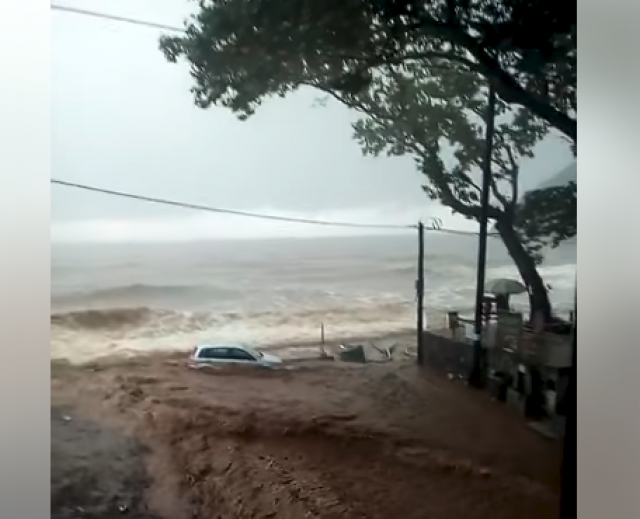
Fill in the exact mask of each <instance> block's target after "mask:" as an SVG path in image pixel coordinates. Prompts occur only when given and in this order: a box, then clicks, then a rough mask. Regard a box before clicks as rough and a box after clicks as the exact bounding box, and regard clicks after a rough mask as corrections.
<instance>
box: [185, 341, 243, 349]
mask: <svg viewBox="0 0 640 519" xmlns="http://www.w3.org/2000/svg"><path fill="white" fill-rule="evenodd" d="M196 348H198V349H202V348H240V349H241V350H246V349H250V348H249V347H248V346H245V345H243V344H221V343H212V342H205V343H202V342H201V343H199V344H196Z"/></svg>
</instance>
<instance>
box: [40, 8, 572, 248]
mask: <svg viewBox="0 0 640 519" xmlns="http://www.w3.org/2000/svg"><path fill="white" fill-rule="evenodd" d="M59 4H60V5H65V6H73V7H79V8H83V9H92V10H96V11H101V12H108V13H111V14H115V15H121V16H128V17H135V18H140V19H145V20H149V21H154V22H158V23H163V24H169V25H181V23H182V20H183V19H184V18H186V17H187V16H188V14H189V12H190V10H193V9H194V3H193V2H187V1H186V0H163V1H162V2H159V1H157V0H91V1H89V0H84V1H81V0H75V1H72V0H60V2H59ZM51 23H52V30H51V33H52V50H51V60H52V85H51V106H52V121H51V139H52V152H51V172H52V176H53V177H55V178H59V179H63V180H68V181H71V182H79V183H86V184H93V185H97V186H101V187H107V188H111V189H116V190H123V191H131V192H136V193H144V194H148V195H150V196H156V197H168V198H174V199H178V200H183V201H188V202H194V203H200V204H208V205H214V206H219V207H225V208H236V209H245V210H252V211H262V212H271V213H278V214H285V215H292V216H306V217H321V218H339V219H347V220H351V221H373V222H393V223H412V222H414V221H416V220H417V219H418V218H420V217H422V218H425V217H427V216H429V215H435V216H438V217H440V218H442V220H443V222H444V224H445V225H447V226H449V227H457V228H473V227H474V223H473V222H467V221H466V220H461V219H456V218H454V217H451V216H450V215H449V212H448V210H446V209H444V208H442V207H439V206H437V205H435V204H434V203H433V202H430V201H429V200H428V199H427V198H426V196H425V195H424V194H423V193H422V191H421V189H420V184H421V181H422V178H421V175H420V174H418V173H417V172H416V171H415V169H414V167H413V163H412V161H411V160H410V159H397V158H395V159H387V158H365V157H362V155H361V152H360V149H359V147H358V145H357V143H356V142H355V141H353V140H352V138H351V135H352V130H351V127H350V124H349V123H350V121H352V120H353V119H354V114H353V113H352V112H349V111H348V110H347V109H346V108H344V107H342V106H340V105H338V104H337V103H333V104H332V103H330V104H329V105H328V106H326V107H320V106H317V104H316V103H315V102H314V100H315V99H316V98H317V97H318V94H317V93H315V92H301V93H299V94H296V95H293V96H290V97H288V98H286V99H284V100H282V99H277V100H273V101H270V102H268V103H266V104H265V105H264V107H263V108H262V109H261V110H259V111H258V113H257V114H256V116H254V117H253V118H251V119H249V121H248V122H239V121H238V120H237V119H236V118H235V116H233V115H232V114H231V113H230V112H229V111H227V110H224V109H217V108H215V109H210V110H207V111H204V110H201V109H198V108H196V107H195V106H194V105H193V99H192V96H191V94H190V92H189V88H190V87H191V85H192V80H191V77H190V76H189V74H188V70H187V67H186V66H185V65H172V64H170V63H168V62H166V60H165V59H164V56H163V55H162V53H161V52H160V51H159V50H158V37H159V35H160V31H157V30H155V29H148V28H144V27H139V26H132V25H126V24H122V23H117V22H114V21H108V20H99V19H93V18H89V17H84V16H80V15H76V14H68V13H64V12H57V11H53V12H52V22H51ZM571 160H572V157H571V154H570V152H569V149H568V147H567V146H566V144H564V143H562V142H560V141H559V140H557V139H548V140H547V141H545V142H543V143H542V144H541V145H540V146H539V147H538V149H537V152H536V157H535V159H533V160H531V161H529V162H527V163H526V164H524V165H523V173H522V178H523V183H524V187H525V188H527V187H532V186H535V185H536V184H538V183H539V182H542V181H544V180H545V179H547V178H548V177H550V176H551V175H553V174H554V173H556V172H557V171H559V170H560V169H562V168H563V167H565V166H566V165H567V164H568V163H569V162H570V161H571ZM51 220H52V239H54V240H59V239H66V240H68V239H74V240H75V239H81V238H86V237H95V235H96V234H100V236H103V237H110V238H118V237H123V238H130V239H135V238H136V237H140V238H149V237H157V238H162V237H165V238H172V237H182V238H184V237H193V238H196V237H207V236H230V235H234V234H237V235H245V236H249V235H253V234H258V235H264V234H269V233H273V234H274V235H278V234H279V233H280V234H282V233H285V234H287V233H288V234H292V233H293V234H300V233H302V234H305V233H310V232H316V231H315V230H311V229H309V228H307V227H305V228H304V229H302V228H300V227H295V226H294V227H295V231H293V230H292V229H294V227H291V226H282V225H274V224H273V223H261V224H259V225H256V222H255V221H245V220H241V219H238V218H233V217H231V218H228V217H227V218H221V217H216V218H214V217H210V216H204V215H200V214H192V213H189V212H185V211H182V210H179V209H172V208H166V207H162V206H155V205H149V204H143V203H139V202H134V201H127V200H120V199H115V198H112V197H105V196H103V195H96V194H91V193H86V192H77V191H74V190H70V189H67V188H62V187H56V186H52V191H51ZM323 232H326V231H325V230H323Z"/></svg>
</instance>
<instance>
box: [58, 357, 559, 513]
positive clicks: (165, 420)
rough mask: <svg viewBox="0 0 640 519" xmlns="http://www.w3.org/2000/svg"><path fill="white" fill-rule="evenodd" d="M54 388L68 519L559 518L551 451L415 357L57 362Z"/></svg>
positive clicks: (513, 419)
mask: <svg viewBox="0 0 640 519" xmlns="http://www.w3.org/2000/svg"><path fill="white" fill-rule="evenodd" d="M51 384H52V406H54V407H53V408H52V467H53V468H52V479H54V480H55V479H56V477H58V478H60V477H62V476H60V474H64V478H65V481H67V483H66V487H65V485H61V484H60V482H59V481H58V482H56V481H52V485H53V487H52V488H53V489H54V495H53V496H52V503H53V501H55V500H56V499H57V500H58V501H55V502H56V506H58V509H59V510H70V509H73V508H74V507H78V506H80V507H83V510H85V515H84V516H83V515H76V516H75V517H89V515H87V513H86V510H87V509H91V507H92V506H93V509H92V510H93V513H94V515H91V517H95V518H96V519H106V518H113V517H118V513H119V512H118V513H116V512H114V510H117V508H118V506H117V505H120V504H125V505H126V506H127V509H126V511H125V512H124V513H125V514H127V516H129V517H136V518H137V519H143V518H151V517H153V518H154V519H155V518H166V519H187V518H189V519H191V518H269V517H274V518H275V517H277V518H283V519H300V518H304V517H315V518H322V519H333V518H338V517H340V518H346V519H351V518H365V517H366V518H367V519H388V518H391V517H403V518H406V519H413V518H415V519H418V518H431V519H440V518H443V519H444V518H447V519H450V518H451V517H456V516H457V514H462V516H463V517H465V518H466V519H474V518H478V519H480V518H486V517H491V518H492V519H499V518H505V519H506V518H524V519H526V518H536V519H544V518H554V517H557V516H558V514H557V511H558V507H559V504H558V501H559V475H560V459H561V458H560V456H561V445H560V444H558V443H556V442H552V441H549V440H545V439H544V438H542V437H539V436H538V435H536V434H535V433H534V432H532V431H531V430H530V429H529V427H527V425H526V424H525V422H524V421H523V420H522V418H520V417H518V416H516V415H515V414H514V413H513V412H512V411H510V410H508V409H507V408H506V407H504V406H503V405H502V404H498V403H496V402H493V401H491V400H490V399H488V398H487V396H486V395H484V394H482V393H476V392H475V391H473V390H471V389H469V388H468V387H465V386H464V385H462V384H459V383H456V382H451V381H449V380H448V379H446V378H443V377H440V376H438V375H437V374H435V373H431V372H429V371H426V370H423V369H419V368H418V367H417V366H415V365H414V363H413V362H412V361H407V362H398V363H396V362H394V363H389V364H374V365H371V364H368V365H345V364H339V363H333V362H316V363H301V364H298V365H297V367H296V369H292V370H278V371H255V370H242V369H235V370H215V371H211V372H194V371H191V370H189V369H187V368H186V367H185V363H184V362H183V361H182V359H181V358H180V357H177V358H176V357H170V356H164V357H159V356H157V357H147V358H145V357H139V358H136V359H130V360H126V361H125V360H112V361H108V362H107V361H105V362H102V363H100V364H94V365H89V366H83V367H72V366H69V365H66V364H62V363H52V382H51ZM56 413H57V414H58V415H60V414H61V413H67V415H68V416H69V417H71V420H67V421H65V420H61V421H60V423H57V422H55V420H54V415H56ZM74 424H75V425H74ZM73 427H75V429H72V428H73ZM70 444H73V446H74V447H73V448H71V447H70ZM74 449H75V450H74ZM56 452H57V454H56ZM78 452H82V453H83V454H82V456H80V457H78ZM79 460H80V461H79ZM92 471H93V472H92ZM74 474H75V475H74ZM96 474H97V475H96ZM74 485H75V486H74ZM57 488H58V489H59V488H63V489H64V488H67V490H65V491H63V492H58V493H57V494H55V490H56V489H57ZM68 488H71V489H72V490H71V491H69V490H68ZM65 492H66V493H65ZM56 495H57V497H56ZM114 496H115V497H114ZM91 499H94V501H95V502H96V503H98V504H96V505H95V506H94V505H92V504H91ZM78 503H80V504H78ZM100 503H102V504H100ZM104 503H111V504H104ZM101 506H102V508H100V507H101ZM109 507H111V508H109ZM107 509H109V510H110V511H109V512H106V511H104V510H107ZM60 513H62V512H60ZM100 514H102V515H100ZM114 514H115V515H114ZM134 514H137V515H134ZM144 514H149V515H144ZM152 514H153V515H152ZM52 517H58V518H60V519H62V518H66V517H73V516H72V515H57V516H54V515H52Z"/></svg>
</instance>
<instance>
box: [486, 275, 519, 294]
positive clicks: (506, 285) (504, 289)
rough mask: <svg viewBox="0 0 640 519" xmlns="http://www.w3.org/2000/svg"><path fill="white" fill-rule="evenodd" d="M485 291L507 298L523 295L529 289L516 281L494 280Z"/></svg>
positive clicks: (487, 285)
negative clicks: (513, 295)
mask: <svg viewBox="0 0 640 519" xmlns="http://www.w3.org/2000/svg"><path fill="white" fill-rule="evenodd" d="M484 289H485V292H488V293H489V294H494V295H505V296H506V295H512V294H523V293H524V292H526V291H527V287H525V286H524V285H523V284H522V283H520V281H517V280H515V279H493V280H491V281H489V282H488V283H487V284H486V285H485V287H484Z"/></svg>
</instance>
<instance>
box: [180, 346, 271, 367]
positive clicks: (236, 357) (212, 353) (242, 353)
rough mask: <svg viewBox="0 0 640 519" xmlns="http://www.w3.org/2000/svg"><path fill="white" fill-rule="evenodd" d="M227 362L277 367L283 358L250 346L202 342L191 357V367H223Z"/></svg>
mask: <svg viewBox="0 0 640 519" xmlns="http://www.w3.org/2000/svg"><path fill="white" fill-rule="evenodd" d="M225 364H226V365H245V366H251V365H253V366H257V367H263V368H275V367H278V366H280V365H281V364H282V359H280V357H276V356H275V355H271V354H269V353H263V352H261V351H258V350H254V349H253V348H249V347H248V346H243V345H232V346H230V345H215V344H200V345H198V346H196V347H195V348H194V349H193V351H192V352H191V356H190V357H189V367H191V368H202V367H207V366H218V367H222V366H224V365H225Z"/></svg>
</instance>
